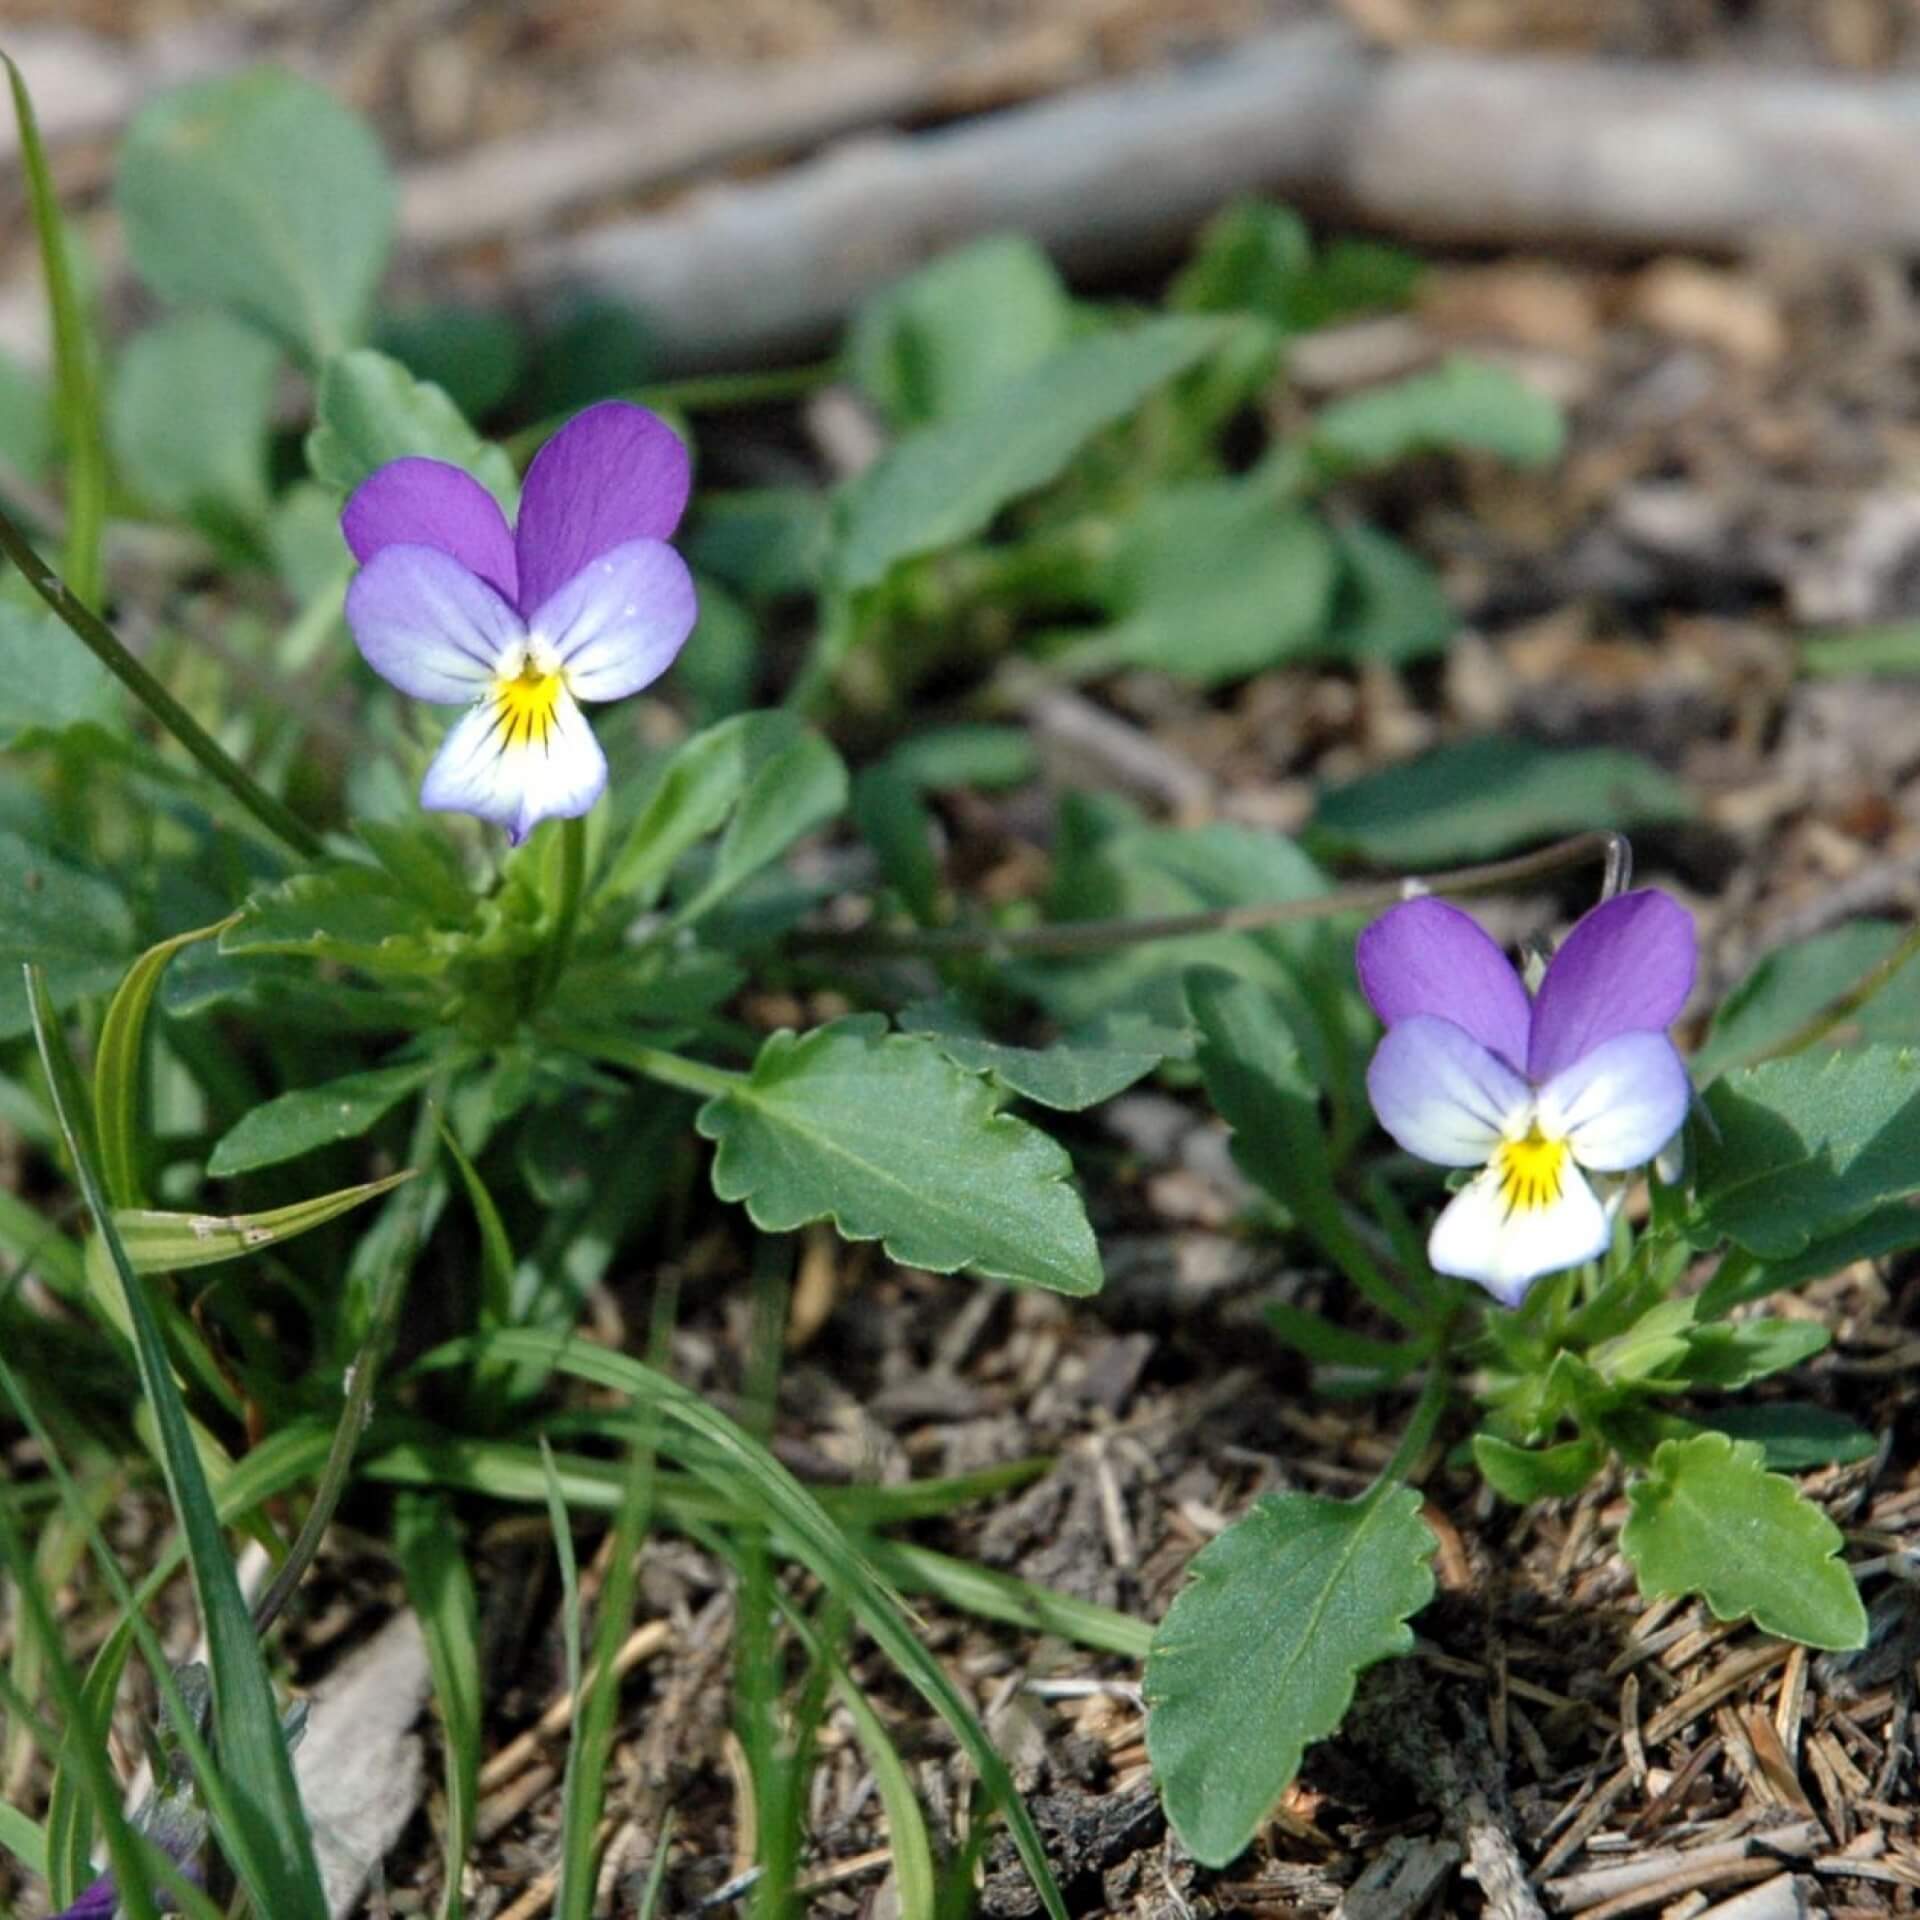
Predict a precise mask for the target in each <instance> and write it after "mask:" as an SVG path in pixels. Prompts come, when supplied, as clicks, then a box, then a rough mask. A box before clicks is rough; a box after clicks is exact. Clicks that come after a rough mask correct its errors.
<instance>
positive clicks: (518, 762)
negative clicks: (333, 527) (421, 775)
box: [340, 400, 694, 846]
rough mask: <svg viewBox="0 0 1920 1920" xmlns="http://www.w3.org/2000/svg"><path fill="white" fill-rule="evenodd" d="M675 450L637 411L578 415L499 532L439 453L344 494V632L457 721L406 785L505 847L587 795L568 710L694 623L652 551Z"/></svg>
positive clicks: (639, 672) (654, 675) (647, 660)
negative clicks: (474, 819)
mask: <svg viewBox="0 0 1920 1920" xmlns="http://www.w3.org/2000/svg"><path fill="white" fill-rule="evenodd" d="M688 480H689V474H688V463H687V450H686V448H685V447H683V446H682V445H681V444H680V441H679V439H678V438H677V437H676V436H675V434H674V433H673V431H672V430H671V429H670V428H669V427H668V426H667V425H666V423H665V422H664V421H662V420H660V419H659V418H658V417H657V416H656V415H654V414H651V413H649V412H648V411H647V410H646V408H644V407H634V406H628V405H627V404H625V403H624V402H622V401H617V400H610V401H607V402H605V403H603V404H602V405H600V406H596V407H589V408H588V409H587V410H586V411H585V412H584V413H582V414H579V415H577V416H576V417H575V418H574V419H572V420H570V421H569V422H568V423H567V424H566V425H565V426H564V427H562V428H561V429H560V431H559V432H558V433H556V434H555V435H554V436H553V438H552V439H551V440H549V441H548V442H547V444H546V445H545V446H544V447H542V448H541V449H540V452H539V454H538V455H537V456H536V457H535V459H534V462H533V465H532V466H531V467H529V468H528V470H527V478H526V485H525V487H524V488H523V489H522V492H521V495H520V514H519V519H518V521H517V523H516V524H515V525H514V526H513V527H512V528H511V529H509V528H508V526H507V522H506V516H505V515H504V514H502V513H501V511H500V508H499V505H498V504H497V503H496V501H495V500H494V498H493V496H492V495H491V494H490V493H489V492H488V491H487V490H486V488H485V487H483V486H482V485H481V484H480V483H479V481H477V480H475V479H474V478H473V477H472V476H471V475H470V474H467V473H463V472H462V471H461V470H460V469H459V468H458V467H453V466H449V465H447V463H446V462H445V461H442V460H426V459H407V460H393V461H389V462H388V464H387V465H386V466H384V467H381V468H379V469H378V470H377V471H376V472H374V473H372V474H370V475H369V476H368V477H367V478H366V479H365V480H364V481H362V482H361V484H360V485H359V486H358V487H357V488H355V489H354V492H353V494H352V496H351V498H349V500H348V501H347V504H346V507H345V509H344V510H343V511H342V513H341V515H340V527H341V531H342V532H343V533H344V534H345V535H346V538H347V545H348V546H349V547H351V548H352V549H353V554H354V558H355V559H357V560H358V561H359V562H360V571H359V573H358V574H356V575H355V576H354V580H353V584H352V585H351V586H350V587H349V588H348V589H347V624H348V626H349V627H350V628H352V630H353V637H354V639H355V640H356V641H357V642H358V643H359V647H360V651H361V652H362V653H363V654H365V655H366V657H367V662H368V664H369V665H370V666H371V667H372V668H373V670H374V672H376V673H377V674H379V675H380V677H381V678H382V679H384V680H386V681H388V682H390V683H391V684H392V685H394V686H396V687H398V688H399V689H400V691H401V692H402V693H407V694H411V695H412V696H413V697H414V698H415V699H417V700H431V701H435V702H437V703H439V704H441V705H445V706H451V705H453V704H455V703H464V704H465V705H466V707H467V711H466V712H465V713H464V714H463V715H462V716H461V717H460V719H459V720H457V721H456V722H455V723H454V726H453V729H452V731H451V732H450V733H449V734H448V735H447V737H446V740H445V742H444V743H443V744H442V746H441V748H440V751H439V754H438V755H437V756H436V757H435V759H434V762H433V765H432V766H431V767H429V768H428V769H427V777H426V781H425V783H424V784H423V785H422V787H421V789H420V804H421V805H422V806H423V807H431V808H437V809H441V810H451V811H453V812H456V813H472V814H477V815H479V817H480V818H481V819H482V820H490V821H493V822H494V823H495V824H496V825H498V826H502V827H505V828H506V830H507V838H508V839H509V840H510V841H512V842H513V844H514V845H516V846H517V845H518V844H519V843H520V842H521V841H522V840H524V839H525V838H526V837H527V835H528V834H529V833H531V832H532V831H533V828H534V826H535V825H536V824H537V823H538V822H539V821H541V820H546V819H552V818H560V819H572V818H575V817H577V816H578V815H580V814H583V813H585V812H586V811H587V809H588V808H589V807H591V806H592V805H593V803H594V801H595V800H597V799H598V798H599V797H600V793H601V790H602V789H603V788H604V787H605V786H606V784H607V763H606V759H605V757H604V756H603V755H602V754H601V751H600V743H599V742H598V741H597V740H596V739H595V738H594V737H593V729H592V727H590V726H589V725H588V724H587V719H586V716H585V714H583V713H582V712H581V711H580V707H579V702H581V701H583V700H586V701H596V700H620V699H624V698H625V697H626V696H627V695H628V694H630V693H638V692H639V691H640V689H641V688H642V687H644V686H647V685H649V684H651V683H652V682H653V681H655V680H657V679H658V678H659V677H660V676H661V674H663V673H665V672H666V670H667V668H668V667H669V666H671V665H672V663H673V658H674V655H675V654H677V653H678V652H679V651H680V648H681V645H682V644H683V643H684V642H685V640H686V637H687V635H688V634H689V633H691V632H692V630H693V621H694V597H693V580H692V577H691V576H690V575H689V574H688V572H687V568H686V563H685V562H684V561H683V560H682V559H681V558H680V556H679V555H678V554H677V553H676V552H674V550H673V549H672V548H671V547H670V546H668V545H667V544H666V541H667V536H668V535H669V534H670V533H672V532H673V530H674V528H675V527H676V526H677V525H678V524H679V521H680V515H681V514H682V513H683V512H684V511H685V509H686V504H687V488H688Z"/></svg>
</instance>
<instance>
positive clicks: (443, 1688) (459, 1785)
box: [393, 1494, 481, 1920]
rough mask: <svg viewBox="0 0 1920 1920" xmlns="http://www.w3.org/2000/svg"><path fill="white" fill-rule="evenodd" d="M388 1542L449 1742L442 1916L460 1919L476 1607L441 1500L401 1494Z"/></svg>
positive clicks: (472, 1776) (476, 1753) (472, 1802)
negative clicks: (414, 1618) (396, 1560)
mask: <svg viewBox="0 0 1920 1920" xmlns="http://www.w3.org/2000/svg"><path fill="white" fill-rule="evenodd" d="M393 1546H394V1552H395V1553H396V1554H397V1555H398V1557H399V1561H400V1571H401V1574H402V1576H403V1577H404V1578H405V1580H406V1583H407V1598H408V1599H409V1600H410V1601H411V1602H412V1604H413V1610H414V1612H415V1613H417V1614H418V1615H419V1616H420V1628H421V1631H422V1632H423V1633H424V1634H425V1636H426V1641H427V1665H428V1667H429V1669H430V1670H431V1671H432V1674H433V1697H434V1701H435V1703H436V1704H437V1705H438V1707H439V1710H440V1727H441V1734H442V1737H443V1738H444V1739H445V1741H446V1747H447V1836H446V1864H445V1868H444V1872H445V1875H446V1882H447V1889H446V1893H445V1895H444V1896H443V1897H442V1899H441V1902H440V1914H441V1920H460V1916H461V1907H462V1903H461V1898H460V1876H461V1874H462V1872H463V1871H464V1870H465V1868H466V1864H467V1854H468V1852H469V1851H470V1850H471V1848H472V1846H473V1822H474V1813H475V1810H476V1808H477V1807H478V1804H479V1799H480V1717H481V1704H480V1610H479V1607H478V1605H477V1603H476V1602H475V1599H474V1593H473V1576H472V1575H471V1574H470V1573H469V1572H468V1570H467V1563H466V1560H465V1559H464V1557H463V1556H462V1555H461V1552H460V1544H459V1535H458V1533H457V1532H456V1530H455V1528H454V1524H453V1516H452V1514H451V1513H450V1512H449V1511H448V1508H447V1505H446V1502H445V1501H443V1500H439V1499H435V1498H432V1497H430V1496H424V1495H420V1494H403V1495H401V1497H400V1499H399V1500H398V1501H397V1502H396V1503H395V1506H394V1514H393Z"/></svg>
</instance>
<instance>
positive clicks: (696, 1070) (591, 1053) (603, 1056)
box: [546, 1028, 747, 1097]
mask: <svg viewBox="0 0 1920 1920" xmlns="http://www.w3.org/2000/svg"><path fill="white" fill-rule="evenodd" d="M546 1037H547V1038H548V1039H549V1040H551V1041H553V1042H555V1043H556V1044H557V1045H560V1046H565V1047H568V1048H570V1049H571V1050H572V1051H573V1052H575V1053H579V1054H584V1055H585V1056H586V1057H587V1058H589V1059H594V1060H605V1061H607V1062H609V1063H610V1064H611V1065H613V1066H616V1067H626V1068H627V1069H628V1070H629V1071H631V1072H633V1073H644V1074H645V1075H646V1076H647V1078H648V1079H649V1080H658V1081H659V1082H660V1084H661V1085H662V1086H667V1087H678V1088H679V1089H680V1090H681V1091H682V1092H683V1093H698V1094H705V1095H707V1096H709V1097H711V1096H713V1095H716V1094H723V1093H733V1092H736V1091H737V1090H738V1089H739V1088H741V1087H744V1086H745V1085H746V1084H747V1076H746V1075H745V1074H744V1073H731V1072H729V1071H728V1070H727V1069H726V1068H725V1067H710V1066H708V1065H707V1064H706V1062H705V1061H703V1060H688V1059H686V1058H684V1057H683V1056H682V1055H680V1054H677V1053H667V1052H665V1051H664V1050H663V1049H661V1048H659V1047H648V1046H643V1045H641V1044H640V1042H639V1041H637V1040H629V1039H627V1038H626V1037H625V1036H624V1035H622V1034H618V1033H596V1032H594V1031H592V1030H590V1029H589V1030H582V1029H579V1028H549V1029H547V1030H546Z"/></svg>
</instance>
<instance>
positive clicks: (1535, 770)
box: [1307, 735, 1693, 867]
mask: <svg viewBox="0 0 1920 1920" xmlns="http://www.w3.org/2000/svg"><path fill="white" fill-rule="evenodd" d="M1692 814H1693V802H1692V800H1691V798H1690V797H1689V796H1688V794H1687V791H1686V789H1685V788H1684V787H1682V786H1680V785H1679V783H1678V782H1677V781H1675V780H1673V779H1671V778H1669V777H1668V776H1667V775H1666V774H1664V773H1662V772H1661V771H1660V769H1659V768H1658V767H1656V766H1654V765H1653V763H1652V762H1651V761H1649V760H1643V759H1642V758H1641V757H1640V756H1639V755H1638V754H1635V753H1627V752H1625V751H1623V750H1622V749H1620V748H1618V747H1543V746H1538V745H1536V744H1534V743H1533V742H1532V741H1529V740H1515V739H1510V738H1507V737H1504V736H1501V735H1488V736H1486V737H1484V738H1482V739H1477V740H1463V741H1461V742H1460V743H1459V744H1458V745H1456V746H1447V747H1439V748H1436V749H1435V750H1434V751H1433V752H1432V753H1428V754H1423V755H1422V756H1421V757H1420V758H1419V759H1417V760H1410V761H1408V762H1407V763H1406V764H1405V765H1403V766H1397V767H1389V768H1388V769H1387V770H1386V771H1385V772H1383V773H1373V774H1368V775H1366V776H1365V777H1364V778H1363V779H1359V780H1354V781H1351V782H1349V783H1348V784H1347V785H1346V786H1342V787H1334V788H1331V789H1329V790H1328V791H1326V792H1324V793H1323V794H1322V795H1321V797H1320V804H1319V806H1318V808H1317V809H1316V810H1315V812H1314V816H1313V824H1312V826H1311V827H1310V828H1309V829H1308V831H1307V844H1308V846H1309V847H1311V848H1312V850H1313V851H1314V852H1315V853H1316V854H1317V855H1319V856H1320V857H1321V858H1323V859H1349V860H1366V861H1371V862H1372V863H1373V864H1375V865H1376V866H1386V867H1433V866H1444V865H1446V864H1448V863H1450V862H1455V861H1463V860H1481V859H1486V858H1489V857H1491V856H1492V855H1494V854H1499V853H1504V852H1506V851H1508V849H1510V848H1513V847H1517V846H1520V845H1523V844H1525V843H1527V842H1529V841H1534V840H1550V839H1552V838H1554V837H1555V836H1556V835H1558V834H1566V833H1578V832H1580V831H1581V830H1582V829H1584V828H1593V827H1644V826H1654V825H1661V824H1665V823H1666V822H1669V821H1675V820H1686V819H1689V818H1691V816H1692Z"/></svg>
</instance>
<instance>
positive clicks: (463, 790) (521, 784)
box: [420, 688, 607, 846]
mask: <svg viewBox="0 0 1920 1920" xmlns="http://www.w3.org/2000/svg"><path fill="white" fill-rule="evenodd" d="M606 784H607V762H606V756H605V755H604V754H602V753H601V751H600V743H599V741H598V740H596V739H595V738H594V737H593V729H592V727H590V726H589V725H588V724H587V718H586V715H585V714H583V713H582V712H581V711H580V709H579V707H578V706H576V705H575V704H574V701H573V697H572V695H571V694H569V693H568V692H567V691H566V690H565V688H558V689H556V697H555V700H554V705H553V710H552V719H551V724H550V725H549V726H547V727H546V728H545V729H544V730H543V731H542V732H541V733H540V734H537V735H536V734H535V733H533V732H532V731H530V730H527V729H521V730H518V731H513V732H511V733H510V731H509V728H508V726H507V725H506V723H505V721H504V719H503V716H502V713H501V710H500V707H499V705H498V704H497V702H495V701H494V700H492V699H488V700H485V701H483V702H482V703H481V704H480V705H478V706H476V707H473V708H471V709H469V711H468V712H466V713H465V714H463V715H462V716H461V718H460V720H459V721H458V723H457V724H456V725H455V726H454V729H453V731H452V732H451V733H449V734H448V735H447V737H446V739H445V741H444V742H443V743H442V744H441V748H440V751H439V753H438V754H437V755H436V756H435V757H434V762H433V765H432V766H430V767H429V768H428V769H427V777H426V780H425V782H424V784H423V785H422V786H421V789H420V804H421V805H422V806H423V807H428V808H431V809H433V810H435V811H437V812H442V813H471V814H475V815H477V816H478V817H479V818H480V819H482V820H489V821H491V822H493V824H494V825H495V826H499V827H504V828H505V829H506V830H507V836H508V838H509V839H510V840H512V841H513V843H514V844H515V845H516V846H517V845H519V843H520V842H521V841H522V840H524V839H525V838H526V837H527V835H528V834H529V833H531V832H532V831H533V829H534V827H535V826H536V825H538V823H539V822H540V821H542V820H554V819H559V820H570V819H574V818H576V817H577V816H578V815H580V814H583V813H585V812H586V811H587V809H588V808H589V807H591V806H592V805H593V803H594V802H595V801H596V800H597V799H599V797H600V795H601V792H602V791H603V789H604V788H605V787H606Z"/></svg>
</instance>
